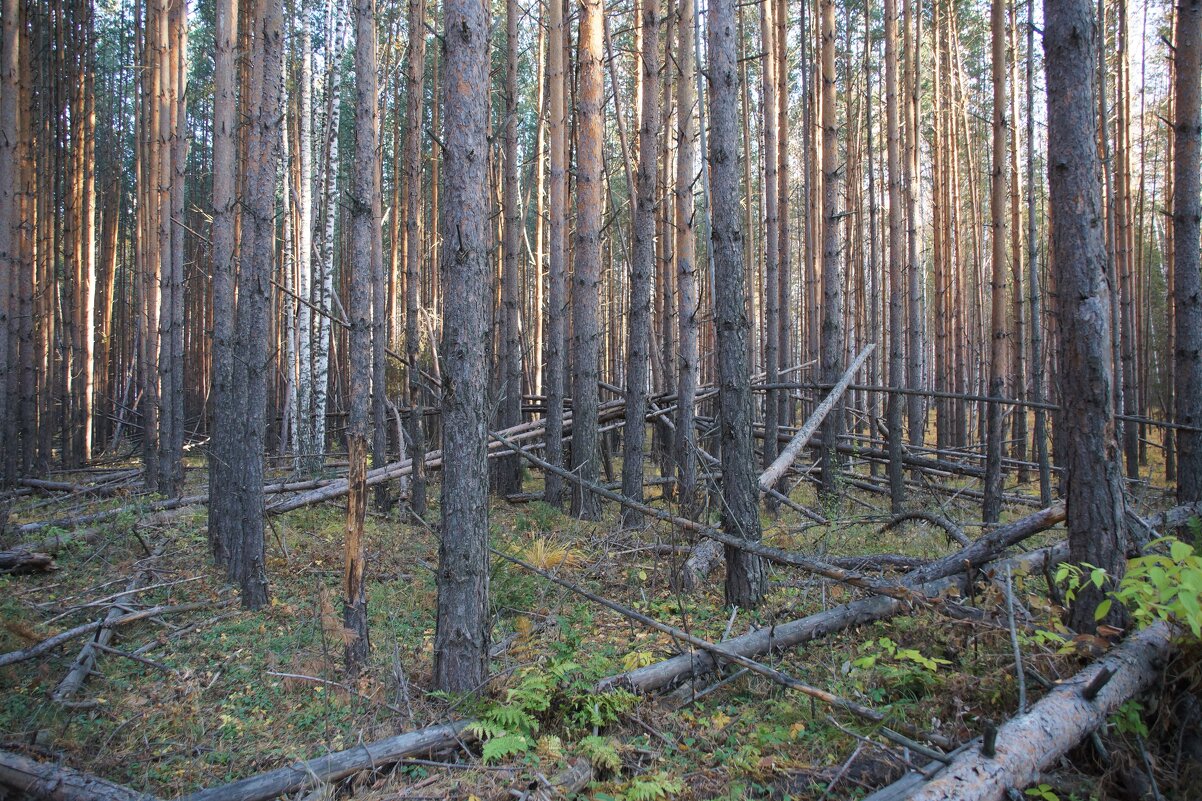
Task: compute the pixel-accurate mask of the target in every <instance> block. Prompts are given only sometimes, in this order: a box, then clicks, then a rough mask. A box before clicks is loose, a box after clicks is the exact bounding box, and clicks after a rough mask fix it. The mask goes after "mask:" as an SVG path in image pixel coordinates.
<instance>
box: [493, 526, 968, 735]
mask: <svg viewBox="0 0 1202 801" xmlns="http://www.w3.org/2000/svg"><path fill="white" fill-rule="evenodd" d="M489 551H491V552H492V553H494V554H496V555H497V556H499V557H501V558H502V559H504V560H506V561H508V562H511V563H513V564H515V565H518V566H519V567H521V568H522V569H524V570H527V571H529V572H531V573H534V574H535V575H537V576H541V577H542V578H544V579H546V580H547V581H550V582H552V583H553V584H557V585H559V586H560V587H563V588H564V589H567V590H570V591H572V592H574V593H576V594H577V595H579V596H581V597H582V598H587V599H588V600H590V601H592V602H593V603H595V604H598V605H600V606H604V607H605V608H606V609H611V610H613V611H614V612H617V613H618V614H620V615H622V616H623V617H625V618H628V619H630V620H633V621H636V622H638V623H641V624H643V625H644V626H646V627H648V628H650V629H654V630H656V631H659V632H662V633H664V634H667V635H668V636H669V637H672V638H673V639H676V640H681V641H683V642H686V643H688V644H689V645H691V646H693V647H694V648H700V649H701V650H703V651H705V652H708V653H709V654H711V655H712V656H713V657H715V658H720V659H723V660H726V661H730V662H734V663H735V664H737V665H742V666H743V667H745V668H747V669H748V670H750V671H751V672H752V673H756V674H758V675H760V676H764V677H765V678H768V679H771V680H772V681H775V682H776V683H777V684H780V685H781V686H782V687H788V688H789V689H790V690H796V691H797V692H799V693H801V694H802V695H805V696H808V697H810V698H813V699H815V700H817V701H821V702H823V703H824V704H827V705H828V706H832V707H834V708H835V709H841V710H843V711H844V712H849V713H851V714H852V715H855V716H856V717H858V718H861V719H863V720H867V721H869V722H870V723H874V724H878V725H879V724H883V723H885V721H886V719H887V717H886V715H885V714H884V713H882V712H878V711H877V710H875V709H872V708H871V707H867V706H864V705H863V704H860V703H857V702H856V701H852V700H850V699H848V698H843V697H842V696H838V695H835V694H834V693H831V692H828V691H827V690H823V689H821V688H819V687H815V686H813V685H810V684H806V683H805V682H803V681H799V680H798V679H795V678H794V677H793V676H790V675H789V674H788V673H785V672H784V671H782V670H778V669H776V668H774V667H771V666H769V665H765V664H763V663H761V662H757V661H755V660H754V659H752V658H751V657H748V656H744V655H743V654H740V653H738V652H737V651H732V650H731V649H730V648H728V647H727V643H726V642H723V643H722V644H718V643H712V642H710V641H709V640H706V639H703V638H701V637H698V636H696V635H693V634H690V633H689V632H687V631H685V630H684V629H681V628H677V627H676V626H672V625H669V624H667V623H662V622H660V621H658V620H656V619H655V618H653V617H650V616H649V615H644V614H643V613H642V612H638V611H636V610H634V609H631V608H630V607H628V606H626V605H624V604H620V603H618V602H617V601H611V600H610V599H608V598H604V597H602V596H600V595H597V594H596V593H594V592H590V591H588V590H586V589H585V588H583V587H581V586H579V585H577V584H573V583H572V582H570V581H567V580H565V579H562V578H560V577H558V576H556V575H554V574H553V573H548V572H547V571H546V570H542V569H540V568H537V567H535V566H534V565H532V564H530V563H529V562H525V561H523V560H521V559H519V558H517V557H516V556H511V555H510V554H507V553H504V552H503V551H499V550H497V549H496V548H491V547H490V548H489ZM892 725H893V726H894V727H895V728H897V729H898V730H899V731H900V732H902V734H904V735H906V736H907V737H914V738H917V739H920V740H926V741H927V742H930V743H934V744H935V745H938V746H940V747H943V748H947V747H950V741H948V740H947V738H945V737H943V736H941V735H938V734H934V733H932V732H924V731H921V730H920V729H917V728H915V727H913V726H911V725H909V724H908V723H905V722H904V721H893V724H892ZM882 732H883V733H885V734H886V735H887V734H888V730H887V729H885V730H882Z"/></svg>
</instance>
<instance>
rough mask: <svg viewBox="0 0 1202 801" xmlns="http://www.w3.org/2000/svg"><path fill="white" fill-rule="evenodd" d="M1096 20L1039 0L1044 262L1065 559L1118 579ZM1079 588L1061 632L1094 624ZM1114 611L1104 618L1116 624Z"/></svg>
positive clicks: (1118, 498)
mask: <svg viewBox="0 0 1202 801" xmlns="http://www.w3.org/2000/svg"><path fill="white" fill-rule="evenodd" d="M1095 23H1096V20H1095V19H1094V15H1093V9H1092V7H1091V3H1090V2H1089V0H1054V1H1053V0H1045V3H1044V59H1045V62H1044V63H1045V64H1046V70H1047V81H1048V89H1047V97H1048V186H1049V197H1048V200H1049V210H1050V212H1051V217H1052V238H1051V256H1052V266H1053V269H1054V271H1055V276H1056V290H1057V299H1058V303H1059V317H1058V319H1059V325H1060V354H1059V355H1060V359H1059V371H1060V375H1061V382H1062V384H1061V394H1062V400H1061V408H1062V409H1063V415H1062V421H1063V423H1062V424H1063V426H1064V428H1065V429H1066V430H1065V432H1064V433H1065V436H1064V448H1065V456H1066V464H1065V467H1066V469H1067V477H1066V483H1067V504H1068V529H1069V548H1070V557H1071V559H1072V561H1073V562H1076V563H1078V564H1080V563H1085V562H1087V563H1089V564H1092V565H1096V566H1098V567H1102V568H1105V569H1106V570H1107V571H1109V573H1110V575H1111V576H1113V577H1114V578H1116V579H1117V578H1119V577H1121V576H1122V574H1123V568H1124V564H1125V560H1124V550H1125V549H1124V544H1125V540H1126V538H1125V537H1124V526H1125V524H1124V510H1125V508H1126V498H1125V496H1124V494H1123V484H1122V481H1123V479H1122V475H1121V471H1120V469H1119V463H1118V446H1117V443H1116V442H1115V428H1114V397H1113V389H1112V387H1113V382H1114V380H1115V376H1114V360H1113V352H1112V350H1111V348H1110V343H1111V339H1110V320H1111V318H1110V293H1109V292H1108V290H1107V284H1106V251H1105V243H1104V242H1103V240H1102V229H1101V227H1100V225H1099V221H1100V220H1101V218H1102V216H1101V215H1102V186H1101V181H1100V175H1101V173H1100V165H1099V163H1098V152H1097V146H1096V142H1097V117H1096V116H1095V115H1094V113H1093V111H1092V109H1093V102H1092V98H1093V90H1094V79H1095V71H1094V62H1093V53H1094V36H1095V35H1096V34H1095V30H1096V24H1095ZM1103 597H1104V596H1103V593H1102V591H1101V590H1100V589H1097V588H1095V587H1093V585H1092V584H1088V583H1087V586H1086V587H1085V588H1084V589H1083V590H1082V592H1081V593H1080V594H1079V595H1078V596H1077V601H1076V603H1075V604H1074V605H1073V608H1072V611H1071V613H1070V618H1069V619H1070V625H1071V626H1073V627H1074V628H1076V629H1078V630H1079V631H1090V630H1092V629H1093V626H1094V610H1095V609H1096V608H1097V605H1098V604H1099V603H1100V602H1101V601H1102V599H1103ZM1117 618H1118V610H1117V609H1116V610H1114V611H1112V612H1111V614H1110V615H1108V616H1107V619H1109V620H1117Z"/></svg>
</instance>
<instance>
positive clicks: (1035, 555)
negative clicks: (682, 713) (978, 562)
mask: <svg viewBox="0 0 1202 801" xmlns="http://www.w3.org/2000/svg"><path fill="white" fill-rule="evenodd" d="M1067 556H1068V549H1067V547H1065V546H1063V545H1061V546H1056V547H1054V548H1045V549H1042V550H1039V551H1033V552H1031V553H1028V554H1023V555H1022V556H1018V557H1015V558H1013V559H1009V560H1007V561H1006V562H1002V563H1000V564H999V565H998V566H997V567H998V568H999V569H1002V568H1004V567H1005V566H1006V565H1009V566H1010V568H1011V570H1012V571H1019V570H1026V571H1029V572H1035V571H1039V570H1042V569H1043V567H1044V565H1046V564H1057V563H1059V562H1060V561H1062V560H1063V559H1065V558H1066V557H1067ZM911 575H913V574H911ZM960 579H961V576H958V575H957V576H949V577H947V578H941V579H937V580H933V581H927V582H925V583H923V584H920V585H917V586H915V587H914V590H915V591H917V592H920V593H922V594H923V595H925V596H926V597H928V598H933V597H936V596H938V595H939V594H940V593H942V592H944V591H946V590H948V589H949V588H951V587H955V586H957V585H958V583H959V582H960ZM906 608H908V607H907V606H906V605H905V604H904V603H903V602H902V601H899V600H897V599H896V598H887V597H875V598H861V599H859V600H855V601H852V602H850V603H846V604H843V605H841V606H837V607H834V608H832V609H828V610H827V611H825V612H819V613H817V614H813V615H809V616H807V617H803V618H801V619H800V620H794V621H791V622H789V623H784V624H781V625H779V626H769V627H766V628H762V629H759V630H757V631H753V632H751V633H749V634H744V635H742V636H740V637H732V638H731V639H729V640H724V641H723V642H722V647H723V648H724V649H726V650H728V651H731V652H734V653H737V654H739V655H741V656H747V657H752V656H760V655H763V654H769V653H773V652H777V651H783V650H785V649H788V648H794V647H796V646H798V645H801V644H803V643H807V642H810V641H812V640H817V639H821V638H822V637H826V636H827V635H830V634H834V633H835V632H839V631H843V630H845V629H848V628H851V627H852V626H857V625H859V624H861V623H869V622H872V621H874V620H883V619H885V618H887V617H891V616H893V615H895V614H898V613H899V612H901V611H903V610H904V609H906ZM716 664H717V662H716V660H715V659H714V657H713V655H711V654H709V653H707V652H705V651H694V652H691V653H687V654H681V655H679V656H674V657H672V658H670V659H666V660H664V661H662V662H657V663H655V664H653V665H647V666H645V667H641V668H638V669H636V670H631V671H628V672H626V673H620V674H618V675H616V676H611V677H609V678H607V679H604V680H602V681H601V683H600V684H599V685H598V687H599V689H602V690H604V689H608V688H611V687H625V688H628V689H630V690H632V691H633V692H637V693H650V692H653V691H656V690H661V689H663V688H665V687H669V686H671V685H673V684H675V683H677V682H679V681H681V680H683V679H691V678H695V677H697V676H701V675H704V674H706V673H709V672H710V671H712V670H714V668H715V666H716Z"/></svg>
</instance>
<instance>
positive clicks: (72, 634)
mask: <svg viewBox="0 0 1202 801" xmlns="http://www.w3.org/2000/svg"><path fill="white" fill-rule="evenodd" d="M212 605H213V604H211V603H210V602H208V601H197V602H194V603H187V604H173V605H169V606H153V607H151V608H149V609H139V610H138V611H137V612H130V613H129V614H125V615H121V616H120V617H118V618H116V619H114V620H108V619H107V618H106V619H105V620H93V621H92V622H91V623H84V624H83V625H82V626H76V627H75V628H73V629H67V630H66V631H64V632H61V633H59V634H55V635H54V636H53V637H47V638H46V639H44V640H42V641H41V642H39V643H37V644H36V645H31V646H30V647H28V648H22V649H21V650H20V651H9V652H8V653H6V654H0V667H5V666H7V665H13V664H16V663H17V662H24V661H25V660H27V659H35V658H36V657H39V656H41V655H42V654H44V653H46V652H47V651H50V650H53V649H54V648H57V647H58V646H60V645H62V644H63V643H65V642H70V641H71V640H74V639H76V638H77V637H82V636H84V635H85V634H90V633H92V632H93V631H96V630H97V629H99V628H100V627H101V626H107V627H110V628H115V627H117V626H124V625H126V624H127V623H134V622H136V621H138V620H145V619H146V618H148V617H158V616H160V615H174V614H178V613H180V612H192V611H195V610H197V609H207V608H209V607H210V606H212Z"/></svg>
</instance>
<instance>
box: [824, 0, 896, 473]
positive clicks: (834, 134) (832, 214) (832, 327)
mask: <svg viewBox="0 0 1202 801" xmlns="http://www.w3.org/2000/svg"><path fill="white" fill-rule="evenodd" d="M821 26H822V28H821V36H822V220H823V245H822V380H823V381H824V382H827V383H831V384H833V383H835V382H836V381H838V380H839V376H840V374H841V373H842V372H843V282H842V276H840V274H839V273H840V270H839V255H840V254H839V138H838V137H839V129H838V113H837V109H836V108H835V2H834V0H822V21H821ZM897 211H898V212H899V213H900V211H901V209H900V208H899V209H897ZM843 427H844V420H843V409H842V403H841V401H836V408H835V409H834V410H833V411H832V412H831V413H830V414H828V415H827V416H826V420H825V421H824V422H823V426H822V432H823V433H822V440H823V447H822V457H821V466H822V492H823V494H824V495H826V496H828V497H830V496H833V495H834V494H835V476H836V474H837V473H838V471H839V469H840V467H841V466H840V464H839V456H838V453H837V452H836V450H835V447H836V445H837V444H838V441H839V437H840V436H841V435H842V434H843Z"/></svg>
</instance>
